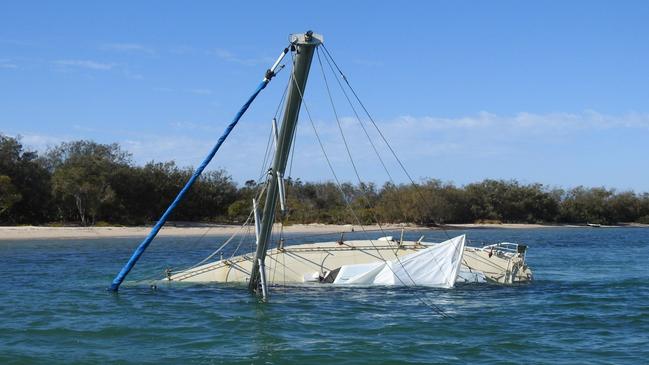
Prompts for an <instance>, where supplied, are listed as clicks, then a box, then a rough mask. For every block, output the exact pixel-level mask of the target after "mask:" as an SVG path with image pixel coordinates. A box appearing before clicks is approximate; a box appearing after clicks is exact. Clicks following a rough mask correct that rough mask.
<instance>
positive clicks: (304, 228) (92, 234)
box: [0, 223, 647, 241]
mask: <svg viewBox="0 0 649 365" xmlns="http://www.w3.org/2000/svg"><path fill="white" fill-rule="evenodd" d="M627 226H647V225H635V224H631V225H627ZM552 227H583V225H569V224H566V225H543V224H520V223H516V224H512V223H503V224H448V225H445V226H444V228H445V229H452V230H465V229H534V228H538V229H542V228H552ZM240 228H241V227H240V226H236V225H216V224H215V225H207V224H204V225H188V226H166V227H164V228H163V229H162V230H161V231H160V233H159V234H158V235H159V236H167V237H174V236H175V237H180V236H190V237H191V236H202V235H214V236H215V235H227V234H232V233H234V232H236V231H238V230H239V229H240ZM276 228H277V229H279V226H278V227H276ZM363 228H364V229H365V230H367V231H378V230H380V228H382V229H384V230H391V231H394V230H399V229H401V228H404V229H406V230H428V229H439V228H429V227H418V226H416V225H400V224H385V225H381V227H380V228H379V227H378V226H376V225H374V226H363ZM150 230H151V227H150V226H140V227H47V226H11V227H0V241H2V240H29V239H66V238H67V239H75V238H110V237H134V238H135V237H145V236H146V235H147V234H148V233H149V231H150ZM352 230H353V231H360V230H361V228H360V227H359V226H352V225H349V224H347V225H331V224H294V225H289V226H285V227H284V232H287V233H298V234H319V233H339V232H351V231H352Z"/></svg>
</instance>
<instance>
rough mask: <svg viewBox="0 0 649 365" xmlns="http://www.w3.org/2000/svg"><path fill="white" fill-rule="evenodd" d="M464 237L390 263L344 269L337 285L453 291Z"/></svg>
mask: <svg viewBox="0 0 649 365" xmlns="http://www.w3.org/2000/svg"><path fill="white" fill-rule="evenodd" d="M465 242H466V236H465V235H461V236H458V237H455V238H452V239H450V240H447V241H444V242H442V243H440V244H436V245H434V246H431V247H429V248H427V249H424V250H422V251H419V252H415V253H412V254H409V255H406V256H401V257H398V258H397V259H395V260H392V261H383V262H381V261H379V262H374V263H369V264H357V265H343V266H342V267H341V268H340V272H339V273H338V275H337V276H336V280H334V284H338V285H397V286H409V285H419V286H434V287H441V288H452V287H453V286H454V285H455V280H456V279H457V277H458V273H459V270H460V265H461V264H462V254H463V252H464V245H465Z"/></svg>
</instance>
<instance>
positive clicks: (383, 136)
mask: <svg viewBox="0 0 649 365" xmlns="http://www.w3.org/2000/svg"><path fill="white" fill-rule="evenodd" d="M322 48H323V49H324V50H325V52H326V54H327V55H328V56H329V58H330V59H331V62H333V64H334V66H335V67H336V69H337V70H338V72H339V73H340V76H341V77H342V79H343V80H344V81H345V84H347V87H349V90H350V91H351V92H352V94H353V95H354V98H355V99H356V101H357V102H358V104H359V105H360V106H361V108H362V109H363V111H364V112H365V114H366V115H367V118H368V119H369V120H370V122H371V123H372V125H373V126H374V128H375V129H376V131H377V132H378V133H379V135H380V136H381V139H382V140H383V142H384V143H385V144H386V145H387V146H388V149H389V150H390V152H391V153H392V156H393V157H394V159H395V160H396V161H397V163H398V164H399V166H400V167H401V170H403V172H404V174H405V175H406V176H407V177H408V179H409V180H410V182H411V183H412V185H413V187H414V188H415V191H416V192H417V194H418V195H419V197H420V199H422V201H423V202H424V203H425V204H426V205H427V206H428V209H431V208H432V205H431V204H430V202H429V201H428V199H426V198H425V196H424V194H423V193H422V192H421V189H420V187H419V185H418V184H417V183H415V180H414V179H413V178H412V176H411V175H410V173H409V172H408V170H407V169H406V167H405V165H404V164H403V162H401V159H399V157H398V156H397V153H396V152H395V151H394V149H393V148H392V145H391V144H390V143H389V142H388V140H387V138H385V135H384V134H383V132H382V131H381V129H380V128H379V127H378V125H377V123H376V121H375V120H374V118H373V117H372V115H371V114H370V112H369V111H368V110H367V108H366V107H365V104H364V103H363V102H362V101H361V99H360V97H359V96H358V94H357V93H356V90H354V88H353V87H352V86H351V84H350V83H349V80H348V79H347V76H345V74H344V73H343V72H342V70H341V69H340V67H339V66H338V64H337V63H336V61H335V60H334V58H333V56H331V53H330V52H329V50H328V49H327V47H326V46H325V45H324V43H323V44H322ZM433 225H434V226H436V227H439V228H441V229H442V230H443V231H444V234H445V235H446V237H448V238H450V236H449V234H448V232H447V231H446V229H445V228H444V225H443V224H439V223H437V222H435V221H434V220H433Z"/></svg>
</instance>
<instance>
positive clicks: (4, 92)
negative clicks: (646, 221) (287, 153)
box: [0, 1, 649, 191]
mask: <svg viewBox="0 0 649 365" xmlns="http://www.w3.org/2000/svg"><path fill="white" fill-rule="evenodd" d="M647 19H649V5H648V4H647V3H646V2H641V1H638V2H627V1H619V2H597V1H570V2H560V1H555V2H549V1H543V2H536V3H532V2H519V1H498V2H486V1H481V2H461V1H460V2H441V1H440V2H433V1H426V2H423V1H422V2H398V3H395V2H385V3H382V2H378V1H350V2H337V3H333V2H332V4H326V3H325V2H314V3H313V5H311V4H309V3H305V2H294V3H292V4H289V3H286V4H271V3H262V2H259V3H255V2H249V1H246V2H239V3H234V2H229V3H225V2H223V3H221V2H212V1H204V2H191V3H189V2H179V1H174V2H171V1H170V2H164V3H163V2H157V1H142V2H109V3H103V4H100V3H98V2H87V1H83V2H82V1H78V2H73V1H62V2H31V1H20V2H18V1H14V2H3V3H2V4H1V5H0V132H2V133H5V134H8V135H22V137H23V141H24V143H25V144H26V145H28V146H30V147H31V148H34V149H37V150H45V149H46V148H47V147H48V146H52V145H55V144H57V143H59V142H61V141H67V140H74V139H93V140H96V141H99V142H105V143H108V142H119V143H120V144H121V145H122V146H123V147H124V148H125V149H127V150H129V151H131V152H132V153H133V158H134V160H135V161H136V162H137V163H145V162H147V161H150V160H157V161H160V160H171V159H173V160H176V161H177V162H178V163H179V164H180V165H184V166H186V165H197V164H198V163H199V162H200V160H201V159H202V157H203V155H204V154H205V153H206V152H207V151H208V150H209V148H210V147H211V145H212V144H213V143H214V142H215V141H216V139H217V138H218V137H219V135H220V133H221V131H222V129H223V128H224V126H225V125H226V124H227V123H228V122H229V120H230V119H231V117H232V116H233V115H234V113H235V112H236V111H237V109H238V108H239V106H240V105H241V104H242V103H243V102H244V101H245V99H246V98H247V97H248V95H249V94H250V93H251V91H252V90H253V89H254V87H255V86H256V85H257V83H258V82H259V80H260V79H261V77H262V76H263V73H264V70H265V69H266V68H268V67H269V66H270V64H271V63H272V62H273V61H274V59H275V58H276V57H277V55H278V54H279V52H280V51H281V50H282V49H283V47H284V46H285V45H286V43H287V37H288V34H289V33H294V32H301V31H305V30H307V29H313V30H315V31H316V32H318V33H322V34H323V35H324V37H325V44H326V45H327V47H328V49H329V50H330V51H331V52H332V53H333V55H334V57H335V59H336V61H337V62H338V63H339V65H340V66H341V67H342V68H343V70H344V71H345V73H346V74H347V75H348V76H349V78H350V80H351V82H352V84H353V86H354V87H355V88H356V90H357V91H358V93H359V94H360V96H361V98H362V99H363V101H364V102H365V104H366V105H367V106H368V108H369V109H370V111H371V112H372V113H373V115H374V117H375V119H376V120H377V122H378V123H379V125H380V126H381V128H382V129H383V131H384V132H385V133H386V134H387V136H388V139H389V140H390V142H391V143H392V144H393V146H395V148H396V150H397V151H398V154H399V155H400V157H402V159H403V160H404V162H405V164H406V166H407V167H408V169H409V171H410V173H411V174H412V175H413V176H414V177H416V178H423V177H433V178H439V179H442V180H444V181H452V182H455V183H456V184H466V183H469V182H473V181H479V180H482V179H484V178H504V179H517V180H519V181H522V182H541V183H544V184H548V185H551V186H561V187H571V186H576V185H586V186H607V187H613V188H617V189H620V190H624V189H635V190H637V191H649V168H648V167H649V166H648V165H649V164H648V162H647V156H649V143H648V142H649V106H648V101H649V72H647V65H649V42H647V37H648V36H649V22H647ZM314 62H317V61H314ZM312 71H313V72H312V75H311V77H310V79H309V84H308V87H307V88H308V89H307V95H306V101H307V104H308V105H309V107H310V108H311V109H312V113H313V117H314V120H315V123H316V125H317V126H318V130H319V131H320V133H321V134H322V137H323V139H324V140H325V145H326V146H327V150H328V152H329V153H330V154H331V157H332V159H333V161H334V164H335V165H336V169H337V172H338V173H339V174H340V175H341V177H342V178H343V179H344V180H349V181H354V176H353V175H352V174H351V169H350V167H349V163H348V161H347V160H346V155H345V154H344V152H343V150H342V148H341V142H340V136H339V135H338V130H337V127H336V123H335V119H334V117H333V114H332V112H331V108H330V105H329V102H328V99H327V97H326V93H325V91H324V85H323V82H322V76H321V74H320V70H319V66H318V65H317V63H314V65H313V69H312ZM287 75H288V73H287V72H284V73H283V74H280V75H279V76H278V78H277V79H275V80H273V82H272V83H271V84H270V86H269V87H268V89H267V90H265V91H264V92H263V93H262V95H261V96H260V97H259V99H258V100H257V101H256V102H255V104H253V107H252V108H251V110H250V112H249V113H248V114H247V115H246V116H245V117H244V119H243V120H242V122H241V124H240V125H239V126H238V127H237V129H236V130H235V131H234V133H233V134H232V136H231V138H230V139H229V140H228V141H227V142H226V144H225V145H224V147H223V149H222V150H221V152H220V153H219V154H218V155H217V157H216V158H215V160H214V161H213V163H212V165H211V167H212V168H218V167H222V168H226V169H227V170H228V171H229V172H230V173H231V174H232V176H233V178H234V179H235V180H236V181H237V182H243V181H245V180H247V179H250V178H256V177H257V176H258V174H259V171H260V168H261V162H262V159H263V156H262V155H263V152H264V148H265V145H266V140H267V136H268V134H267V133H268V129H269V126H270V119H271V118H272V116H273V114H274V112H275V109H276V107H277V104H278V102H279V99H280V96H281V93H282V91H283V89H284V87H285V85H286V81H287ZM330 81H332V80H330ZM335 97H336V100H337V106H339V110H338V112H339V114H340V115H341V116H342V117H343V118H342V119H343V120H342V122H343V125H344V129H345V132H346V133H347V134H348V138H349V139H350V142H351V143H352V144H353V148H352V152H353V154H354V157H355V159H356V160H357V161H358V162H359V165H360V170H361V171H360V172H361V175H362V178H363V179H364V180H369V181H375V182H379V183H382V182H383V181H385V180H386V176H385V173H384V172H382V169H381V168H380V166H379V165H378V162H377V160H376V158H375V157H374V156H373V154H372V153H371V149H370V148H369V147H368V142H367V140H366V139H365V138H364V136H363V135H362V133H359V129H358V125H357V124H356V122H355V120H354V119H353V118H351V117H352V116H353V114H352V112H351V110H350V109H349V108H345V104H344V103H343V102H342V99H341V98H340V95H337V96H335ZM382 151H383V152H385V150H384V149H382ZM383 157H384V158H385V159H386V160H387V161H389V166H390V168H391V169H393V170H394V174H393V175H394V176H395V178H396V179H397V180H398V181H406V179H405V177H404V176H402V175H401V174H399V173H397V170H396V165H395V164H394V162H393V161H392V160H390V159H389V156H388V155H387V154H385V155H384V156H383ZM293 169H294V171H293V175H294V176H296V177H301V178H302V179H303V180H309V181H322V180H327V179H330V178H331V174H330V173H329V171H328V169H327V167H326V164H325V163H324V160H323V158H322V154H321V153H320V152H319V148H318V147H317V145H316V144H315V139H314V136H313V131H312V129H311V127H310V125H309V123H308V119H306V114H305V113H302V118H301V121H300V127H299V132H298V140H297V147H296V157H295V162H294V168H293Z"/></svg>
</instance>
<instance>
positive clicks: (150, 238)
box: [109, 50, 287, 291]
mask: <svg viewBox="0 0 649 365" xmlns="http://www.w3.org/2000/svg"><path fill="white" fill-rule="evenodd" d="M286 51H287V50H285V52H284V53H283V55H285V54H286ZM283 55H282V56H280V59H279V60H278V62H277V63H279V61H281V58H282V57H283ZM277 63H276V64H277ZM276 67H277V66H276V65H274V66H273V67H272V68H271V69H270V70H269V72H268V73H267V74H266V77H265V78H264V80H263V81H262V82H261V83H260V84H259V86H257V89H256V90H255V92H254V93H253V94H252V95H251V96H250V98H249V99H248V101H247V102H246V103H245V104H243V106H242V107H241V109H240V110H239V112H238V113H237V115H235V117H234V119H233V120H232V122H231V123H230V124H229V125H228V127H227V128H226V129H225V132H223V135H222V136H221V137H220V138H219V140H218V141H217V142H216V144H215V145H214V147H212V150H211V151H210V153H209V154H208V155H207V156H206V157H205V159H204V160H203V162H202V163H201V164H200V166H198V168H197V169H196V171H194V174H193V175H192V177H191V178H190V179H189V180H188V181H187V183H186V184H185V186H184V187H183V188H182V190H180V192H179V193H178V195H177V196H176V198H175V199H174V201H173V202H172V203H171V205H169V207H168V208H167V210H166V211H165V212H164V214H162V217H160V219H159V220H158V222H157V223H156V225H155V226H154V227H153V228H152V229H151V232H149V235H148V236H147V237H146V238H145V239H144V241H142V243H140V245H139V246H138V247H137V248H136V249H135V252H133V255H132V256H131V258H130V259H129V260H128V262H127V263H126V265H124V267H123V268H122V270H121V271H120V272H119V274H117V276H116V277H115V279H114V280H113V282H112V284H111V285H110V288H109V290H110V291H117V290H118V289H119V286H120V285H121V284H122V282H123V281H124V278H126V275H128V273H129V272H130V271H131V269H132V268H133V266H135V263H137V260H139V259H140V256H142V254H143V253H144V250H146V248H147V247H149V244H151V241H153V239H154V238H155V236H156V235H157V234H158V232H159V231H160V229H161V228H162V226H164V224H165V223H166V222H167V219H169V216H170V215H171V213H173V211H174V209H176V207H177V206H178V204H180V201H181V200H182V199H183V198H184V196H185V194H187V192H188V191H189V189H190V188H191V187H192V185H194V182H196V180H197V179H198V177H199V176H201V173H202V172H203V170H205V168H206V167H207V165H208V164H209V163H210V161H212V158H214V155H215V154H216V152H217V151H218V150H219V148H221V145H222V144H223V142H224V141H225V139H226V138H228V135H229V134H230V132H232V129H234V127H235V126H236V125H237V122H239V119H241V117H242V116H243V114H244V113H245V112H246V110H248V107H250V104H252V102H253V100H255V98H256V97H257V95H259V93H260V92H261V91H262V90H263V89H264V88H265V87H266V85H268V82H269V81H270V79H271V78H272V76H274V68H276Z"/></svg>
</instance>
